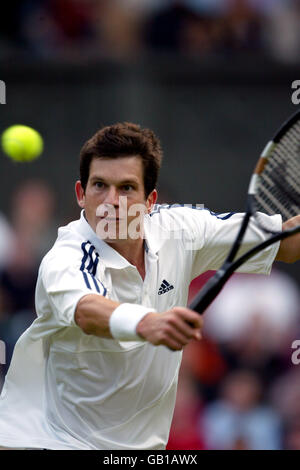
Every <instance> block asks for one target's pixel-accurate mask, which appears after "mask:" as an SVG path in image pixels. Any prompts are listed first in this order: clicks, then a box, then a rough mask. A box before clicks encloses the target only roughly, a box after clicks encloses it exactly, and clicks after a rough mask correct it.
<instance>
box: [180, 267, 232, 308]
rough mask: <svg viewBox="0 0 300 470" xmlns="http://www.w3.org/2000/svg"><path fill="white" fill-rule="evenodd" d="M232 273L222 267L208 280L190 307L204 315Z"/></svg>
mask: <svg viewBox="0 0 300 470" xmlns="http://www.w3.org/2000/svg"><path fill="white" fill-rule="evenodd" d="M231 274H232V273H230V272H228V271H226V270H223V269H220V270H219V271H217V272H216V273H215V274H214V275H213V276H212V277H211V278H210V279H209V280H208V281H207V282H206V284H204V286H203V288H202V289H201V290H200V292H198V294H197V295H196V296H195V297H194V298H193V300H192V301H191V303H190V305H189V308H190V309H191V310H194V311H195V312H198V313H199V314H200V315H202V314H203V313H204V312H205V310H206V309H207V307H208V306H209V305H210V304H211V303H212V301H213V300H214V299H215V298H216V297H217V295H218V294H219V292H220V291H221V290H222V288H223V286H224V284H225V283H226V281H227V280H228V278H229V277H230V276H231Z"/></svg>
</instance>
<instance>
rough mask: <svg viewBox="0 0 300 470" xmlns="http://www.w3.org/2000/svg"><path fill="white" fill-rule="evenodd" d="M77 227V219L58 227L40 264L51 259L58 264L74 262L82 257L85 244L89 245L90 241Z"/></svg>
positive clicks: (44, 263) (47, 262) (49, 261)
mask: <svg viewBox="0 0 300 470" xmlns="http://www.w3.org/2000/svg"><path fill="white" fill-rule="evenodd" d="M78 227H79V221H77V220H75V221H73V222H70V223H69V224H68V225H65V226H63V227H59V229H58V236H57V239H56V240H55V242H54V244H53V246H52V248H51V249H50V250H49V251H48V252H47V253H46V254H45V256H44V257H43V259H42V262H41V266H44V265H47V264H49V263H51V262H52V261H55V262H57V263H58V264H62V263H63V264H67V263H72V264H74V263H76V262H78V261H79V260H80V259H81V258H82V256H83V254H84V252H85V251H86V249H87V245H91V243H90V242H89V240H87V239H86V238H85V237H84V236H83V235H82V234H81V233H80V231H79V230H78Z"/></svg>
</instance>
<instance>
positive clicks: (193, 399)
mask: <svg viewBox="0 0 300 470" xmlns="http://www.w3.org/2000/svg"><path fill="white" fill-rule="evenodd" d="M202 406H203V403H202V400H201V397H200V395H199V391H198V390H197V387H196V384H195V381H194V378H193V376H192V375H191V374H190V373H189V371H188V370H187V369H185V367H181V369H180V374H179V386H178V393H177V396H176V405H175V412H174V415H173V421H172V426H171V430H170V436H169V442H168V446H167V449H168V450H191V449H204V448H205V445H204V438H203V436H202V435H201V433H200V430H199V427H198V417H199V414H201V411H202Z"/></svg>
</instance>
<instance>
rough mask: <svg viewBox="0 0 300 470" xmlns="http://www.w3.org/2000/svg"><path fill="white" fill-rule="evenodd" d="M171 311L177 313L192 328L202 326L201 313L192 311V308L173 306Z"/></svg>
mask: <svg viewBox="0 0 300 470" xmlns="http://www.w3.org/2000/svg"><path fill="white" fill-rule="evenodd" d="M173 311H174V313H175V314H177V315H178V316H179V317H180V318H182V319H183V320H184V321H185V322H187V323H188V324H190V325H192V326H193V327H194V328H199V329H201V328H202V327H203V317H202V315H199V314H198V313H196V312H194V310H190V309H189V308H183V307H175V308H174V309H173Z"/></svg>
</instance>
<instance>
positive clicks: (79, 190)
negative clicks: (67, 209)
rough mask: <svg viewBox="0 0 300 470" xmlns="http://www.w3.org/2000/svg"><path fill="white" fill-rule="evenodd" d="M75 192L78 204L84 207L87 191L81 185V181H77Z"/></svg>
mask: <svg viewBox="0 0 300 470" xmlns="http://www.w3.org/2000/svg"><path fill="white" fill-rule="evenodd" d="M75 193H76V198H77V203H78V205H79V206H80V207H81V208H82V209H84V207H85V191H84V189H83V187H82V185H81V181H79V180H78V181H76V183H75Z"/></svg>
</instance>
